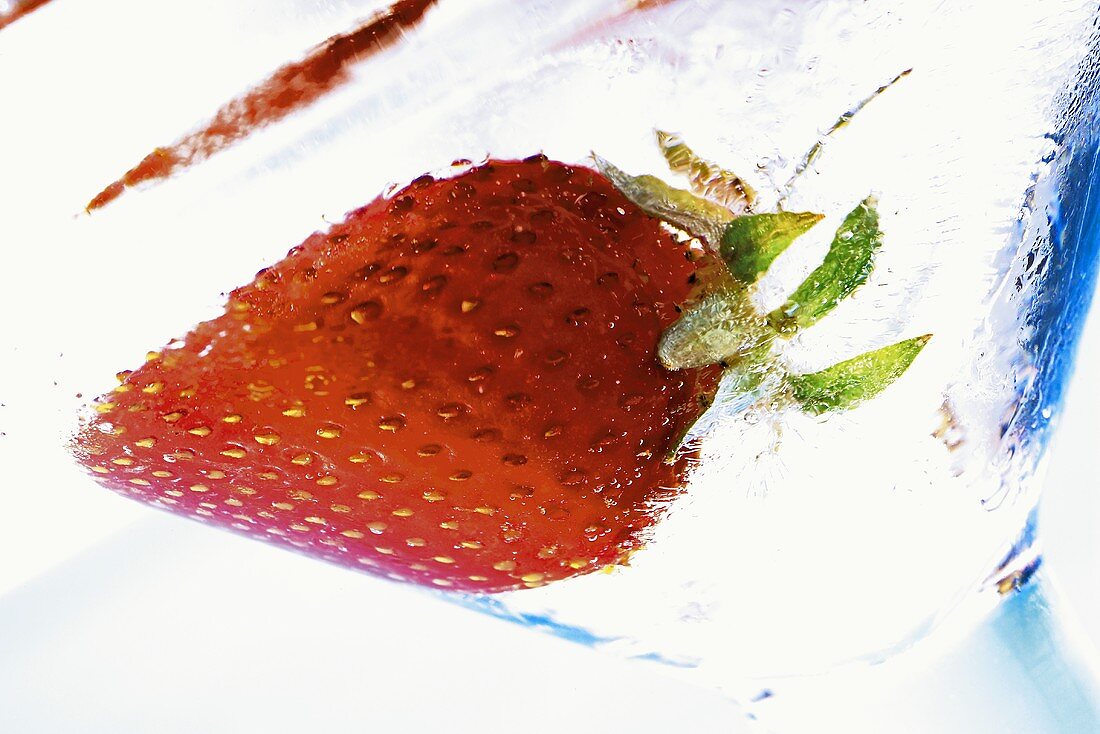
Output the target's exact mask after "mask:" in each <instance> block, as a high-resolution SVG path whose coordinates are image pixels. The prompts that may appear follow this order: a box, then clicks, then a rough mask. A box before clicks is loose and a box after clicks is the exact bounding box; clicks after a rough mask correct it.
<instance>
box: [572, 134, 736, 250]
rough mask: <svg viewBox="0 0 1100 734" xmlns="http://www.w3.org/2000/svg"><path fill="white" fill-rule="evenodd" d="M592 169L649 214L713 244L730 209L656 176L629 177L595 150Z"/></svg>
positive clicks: (730, 217) (724, 223)
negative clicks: (594, 163)
mask: <svg viewBox="0 0 1100 734" xmlns="http://www.w3.org/2000/svg"><path fill="white" fill-rule="evenodd" d="M592 157H593V159H595V161H596V168H598V169H599V171H600V173H602V174H603V175H604V176H606V177H607V178H608V180H610V181H611V183H613V184H614V185H615V188H617V189H618V190H619V191H621V192H622V193H623V195H624V196H625V197H626V198H628V199H630V201H632V202H634V204H636V205H637V206H638V208H639V209H641V210H642V211H644V212H645V213H646V214H649V215H650V216H653V217H657V218H659V219H663V220H664V221H666V222H668V223H669V224H672V225H674V226H676V227H679V228H680V229H683V230H685V231H687V232H688V233H689V234H691V235H693V236H695V237H699V238H701V239H703V240H705V241H707V242H710V243H711V244H713V245H717V243H718V241H719V239H720V238H721V236H722V230H723V229H724V228H725V226H726V223H727V222H729V221H730V220H731V219H733V212H731V211H730V210H729V209H726V208H725V207H724V206H721V205H719V204H715V203H714V202H713V201H708V200H707V199H704V198H702V197H700V196H696V195H695V194H693V193H691V192H690V191H684V190H683V189H676V188H673V187H671V186H669V185H668V184H666V183H665V182H664V181H662V180H661V179H659V178H657V177H656V176H632V175H630V174H629V173H626V172H624V171H622V170H620V169H619V168H617V167H616V166H615V165H613V164H612V163H609V162H608V161H606V160H604V159H603V158H601V157H599V156H598V155H596V154H595V153H593V154H592Z"/></svg>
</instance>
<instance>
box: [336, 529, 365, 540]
mask: <svg viewBox="0 0 1100 734" xmlns="http://www.w3.org/2000/svg"><path fill="white" fill-rule="evenodd" d="M340 535H343V536H344V537H345V538H354V539H355V540H359V539H360V538H365V537H366V535H365V534H364V533H363V532H361V531H359V530H341V531H340Z"/></svg>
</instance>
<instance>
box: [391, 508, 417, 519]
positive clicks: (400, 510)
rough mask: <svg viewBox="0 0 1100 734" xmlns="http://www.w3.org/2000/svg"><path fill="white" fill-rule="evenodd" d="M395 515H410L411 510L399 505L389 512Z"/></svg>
mask: <svg viewBox="0 0 1100 734" xmlns="http://www.w3.org/2000/svg"><path fill="white" fill-rule="evenodd" d="M390 514H391V515H393V516H395V517H412V514H413V511H412V510H410V509H409V508H408V507H400V508H398V509H396V510H394V511H393V512H391V513H390Z"/></svg>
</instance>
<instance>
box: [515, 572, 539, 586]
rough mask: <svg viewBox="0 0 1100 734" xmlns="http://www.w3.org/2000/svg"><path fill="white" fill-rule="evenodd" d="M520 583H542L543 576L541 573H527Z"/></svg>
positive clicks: (521, 577)
mask: <svg viewBox="0 0 1100 734" xmlns="http://www.w3.org/2000/svg"><path fill="white" fill-rule="evenodd" d="M519 579H520V581H523V582H524V583H528V584H537V583H538V582H539V581H542V579H543V575H542V574H541V573H525V574H523V575H522V576H520V577H519Z"/></svg>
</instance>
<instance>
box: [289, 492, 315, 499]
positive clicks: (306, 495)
mask: <svg viewBox="0 0 1100 734" xmlns="http://www.w3.org/2000/svg"><path fill="white" fill-rule="evenodd" d="M290 498H291V499H294V500H298V501H300V502H309V501H310V500H311V499H313V495H312V494H310V493H309V492H307V491H305V490H304V489H295V490H291V492H290Z"/></svg>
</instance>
